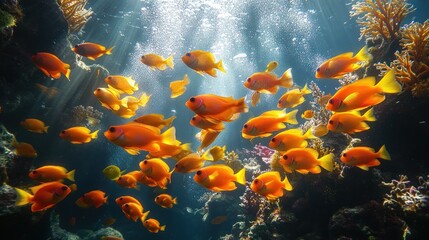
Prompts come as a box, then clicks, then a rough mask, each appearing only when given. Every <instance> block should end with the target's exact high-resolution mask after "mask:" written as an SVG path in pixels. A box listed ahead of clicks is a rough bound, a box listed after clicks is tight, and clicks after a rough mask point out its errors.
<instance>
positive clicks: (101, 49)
mask: <svg viewBox="0 0 429 240" xmlns="http://www.w3.org/2000/svg"><path fill="white" fill-rule="evenodd" d="M112 49H113V47H111V48H108V49H106V47H105V46H102V45H100V44H97V43H91V42H85V43H81V44H76V45H75V46H74V47H73V48H72V51H73V52H75V53H77V54H79V55H81V56H84V57H87V58H88V59H91V60H95V59H97V58H99V57H101V56H103V55H104V54H107V55H110V54H112Z"/></svg>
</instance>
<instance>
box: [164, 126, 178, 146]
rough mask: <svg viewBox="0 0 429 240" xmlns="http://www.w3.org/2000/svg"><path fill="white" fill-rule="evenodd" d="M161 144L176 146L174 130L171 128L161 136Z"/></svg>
mask: <svg viewBox="0 0 429 240" xmlns="http://www.w3.org/2000/svg"><path fill="white" fill-rule="evenodd" d="M161 137H162V142H163V143H166V144H172V145H177V143H176V128H174V127H171V128H169V129H167V130H166V131H165V132H163V133H162V134H161Z"/></svg>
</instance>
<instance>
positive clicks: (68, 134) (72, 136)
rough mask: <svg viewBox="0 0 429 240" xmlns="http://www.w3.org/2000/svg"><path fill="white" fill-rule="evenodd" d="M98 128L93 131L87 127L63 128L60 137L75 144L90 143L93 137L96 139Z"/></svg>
mask: <svg viewBox="0 0 429 240" xmlns="http://www.w3.org/2000/svg"><path fill="white" fill-rule="evenodd" d="M97 134H98V130H97V131H95V132H92V133H91V130H89V129H88V128H86V127H72V128H68V129H66V130H63V131H62V132H61V133H60V137H61V138H62V139H65V140H67V141H70V142H71V143H73V144H82V143H89V142H90V141H91V139H96V138H97Z"/></svg>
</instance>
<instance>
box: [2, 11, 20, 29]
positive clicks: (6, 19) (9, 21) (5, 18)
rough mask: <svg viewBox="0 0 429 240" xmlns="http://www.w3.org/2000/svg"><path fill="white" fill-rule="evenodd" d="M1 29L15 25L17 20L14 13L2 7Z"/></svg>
mask: <svg viewBox="0 0 429 240" xmlns="http://www.w3.org/2000/svg"><path fill="white" fill-rule="evenodd" d="M0 16H1V17H0V29H4V28H9V27H13V26H15V25H16V20H15V18H14V17H13V16H12V14H10V13H8V12H6V11H4V10H2V9H0Z"/></svg>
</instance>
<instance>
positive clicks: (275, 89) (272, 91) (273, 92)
mask: <svg viewBox="0 0 429 240" xmlns="http://www.w3.org/2000/svg"><path fill="white" fill-rule="evenodd" d="M277 90H279V87H278V86H274V87H272V88H269V89H267V91H268V92H269V93H270V94H276V93H277Z"/></svg>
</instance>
